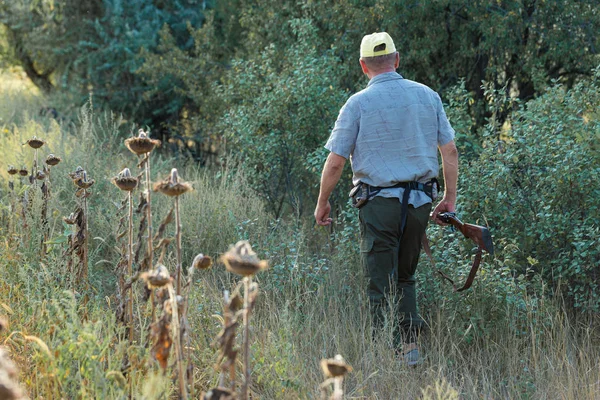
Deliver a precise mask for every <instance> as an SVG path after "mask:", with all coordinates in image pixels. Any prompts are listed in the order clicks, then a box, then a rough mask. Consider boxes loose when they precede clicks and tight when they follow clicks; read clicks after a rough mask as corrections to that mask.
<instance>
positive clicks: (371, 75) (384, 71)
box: [367, 68, 396, 79]
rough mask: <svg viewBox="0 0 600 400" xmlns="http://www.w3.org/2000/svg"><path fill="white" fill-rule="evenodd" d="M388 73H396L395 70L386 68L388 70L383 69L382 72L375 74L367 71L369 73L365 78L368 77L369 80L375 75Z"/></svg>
mask: <svg viewBox="0 0 600 400" xmlns="http://www.w3.org/2000/svg"><path fill="white" fill-rule="evenodd" d="M388 72H396V70H395V69H394V68H388V69H384V70H381V71H377V72H371V71H369V73H368V74H367V76H368V77H369V79H373V78H375V77H376V76H377V75H381V74H387V73H388Z"/></svg>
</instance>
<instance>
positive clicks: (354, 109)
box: [325, 97, 360, 159]
mask: <svg viewBox="0 0 600 400" xmlns="http://www.w3.org/2000/svg"><path fill="white" fill-rule="evenodd" d="M359 121H360V106H359V104H358V101H357V100H356V98H354V97H350V98H349V99H348V101H347V102H346V104H344V106H343V107H342V109H341V110H340V114H339V115H338V118H337V121H335V125H334V127H333V130H332V131H331V135H330V136H329V140H328V141H327V143H326V144H325V148H326V149H327V150H329V151H331V152H332V153H335V154H338V155H340V156H342V157H344V158H346V159H347V158H349V157H350V154H352V152H353V151H354V145H355V144H356V138H357V136H358V130H359V128H360V123H359Z"/></svg>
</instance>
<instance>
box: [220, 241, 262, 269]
mask: <svg viewBox="0 0 600 400" xmlns="http://www.w3.org/2000/svg"><path fill="white" fill-rule="evenodd" d="M221 262H222V263H223V264H225V268H227V271H229V272H233V273H234V274H238V275H242V276H250V275H254V274H256V273H257V272H259V271H262V270H264V269H267V268H269V263H268V261H266V260H259V258H258V256H257V255H256V253H255V252H254V251H253V250H252V246H250V243H248V242H247V241H245V240H242V241H240V242H237V243H236V244H235V246H232V247H230V248H229V250H228V251H227V253H225V254H223V255H222V256H221Z"/></svg>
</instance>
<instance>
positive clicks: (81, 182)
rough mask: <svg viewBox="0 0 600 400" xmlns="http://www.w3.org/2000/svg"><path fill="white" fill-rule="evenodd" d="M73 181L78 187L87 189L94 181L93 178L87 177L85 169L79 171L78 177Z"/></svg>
mask: <svg viewBox="0 0 600 400" xmlns="http://www.w3.org/2000/svg"><path fill="white" fill-rule="evenodd" d="M73 183H74V184H75V186H77V187H78V188H80V189H84V190H85V189H89V188H90V187H91V186H92V185H93V184H94V183H96V181H95V180H93V179H88V176H87V172H86V171H85V170H83V171H81V173H80V175H79V178H77V179H74V180H73Z"/></svg>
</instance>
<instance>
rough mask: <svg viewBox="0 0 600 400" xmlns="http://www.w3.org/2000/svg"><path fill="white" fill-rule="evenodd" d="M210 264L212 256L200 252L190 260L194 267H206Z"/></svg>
mask: <svg viewBox="0 0 600 400" xmlns="http://www.w3.org/2000/svg"><path fill="white" fill-rule="evenodd" d="M211 265H212V258H211V257H210V256H205V255H204V254H202V253H200V254H198V255H197V256H196V257H194V261H192V266H193V267H194V268H196V269H208V268H210V266H211Z"/></svg>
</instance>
